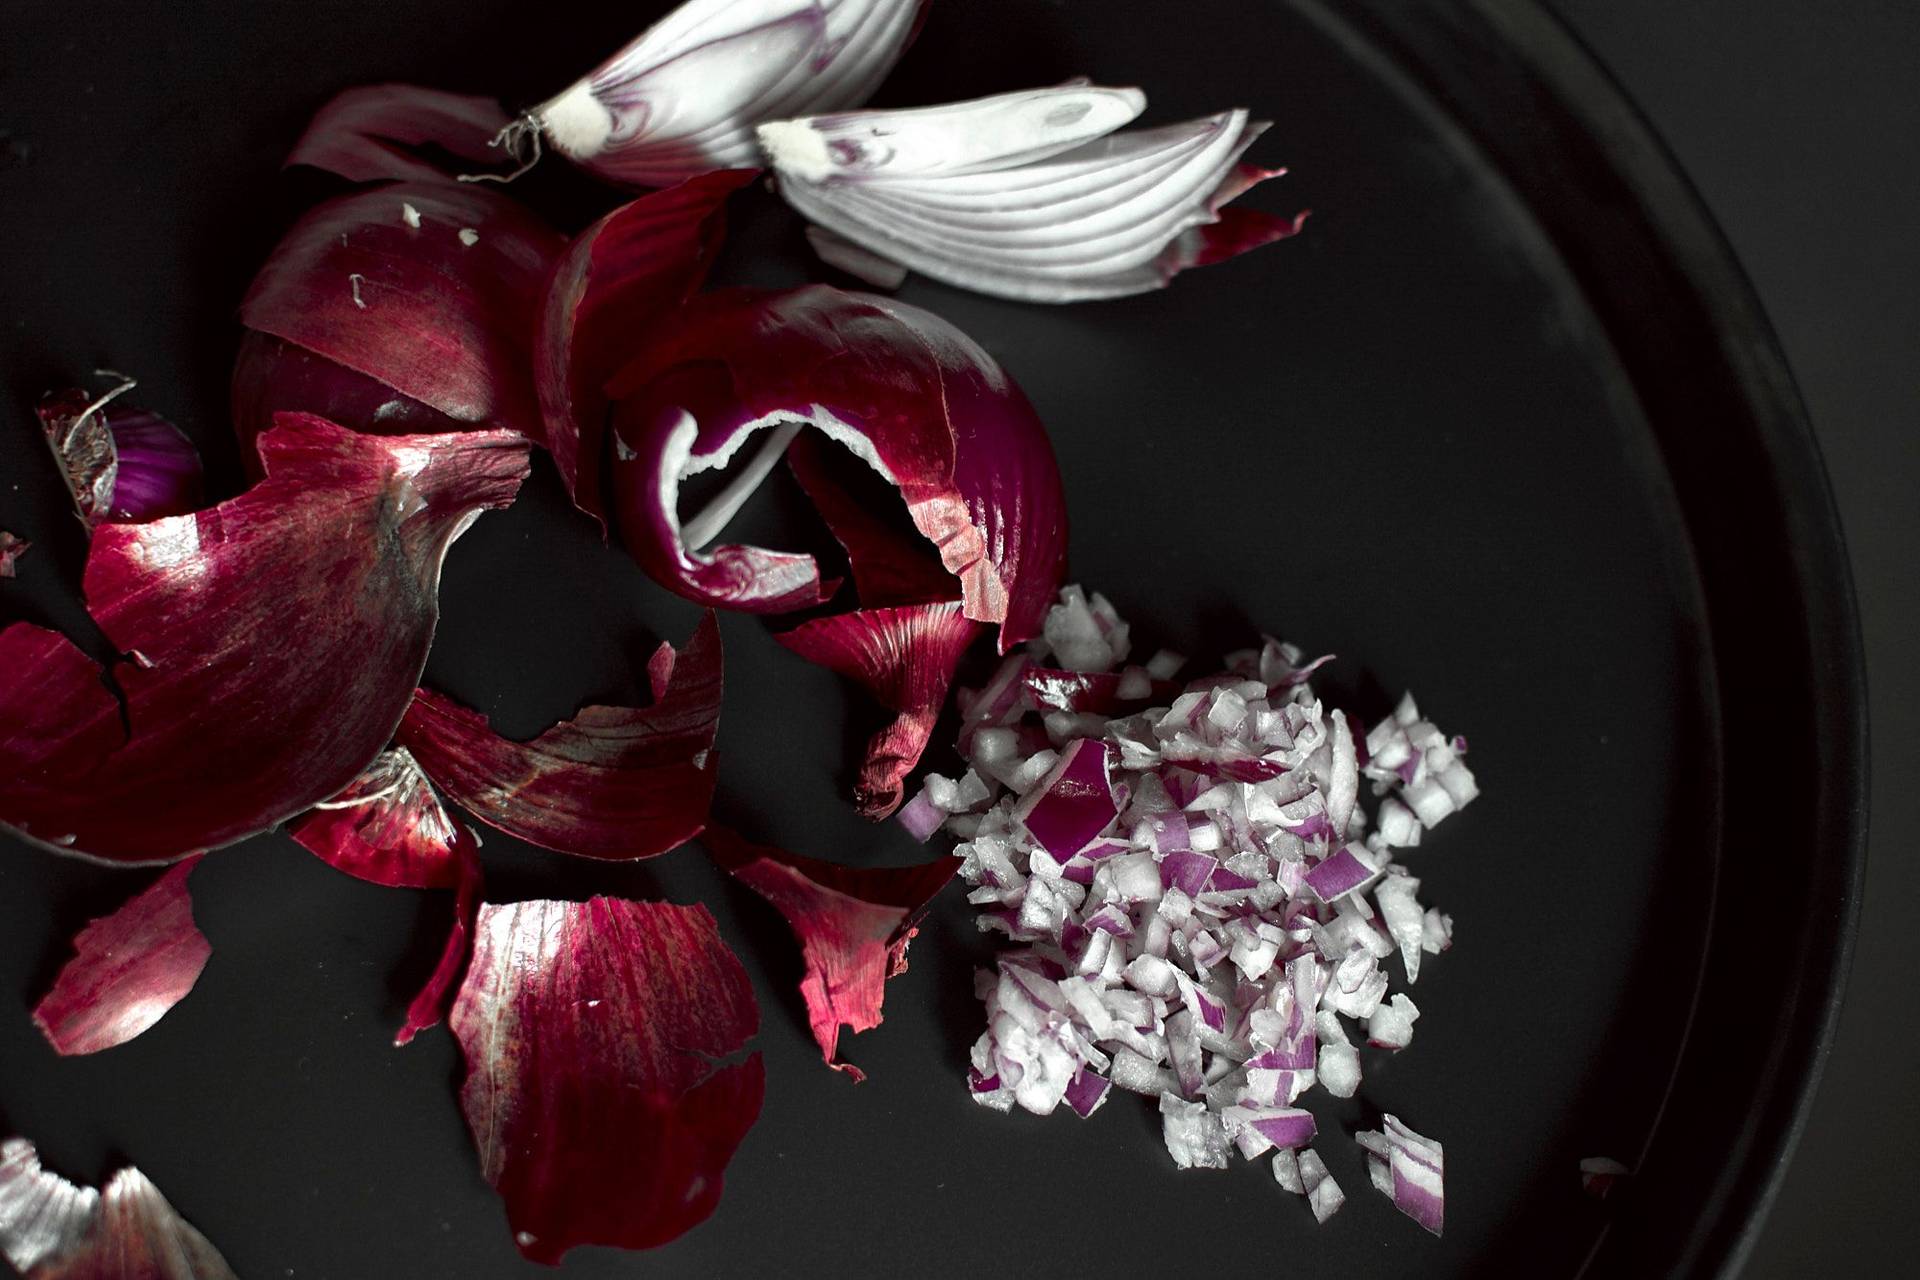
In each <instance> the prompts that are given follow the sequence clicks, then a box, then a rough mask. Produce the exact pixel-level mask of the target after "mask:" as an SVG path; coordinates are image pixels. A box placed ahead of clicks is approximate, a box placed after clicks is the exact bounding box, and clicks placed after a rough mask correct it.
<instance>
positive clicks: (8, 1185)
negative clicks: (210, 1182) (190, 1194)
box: [0, 1138, 235, 1280]
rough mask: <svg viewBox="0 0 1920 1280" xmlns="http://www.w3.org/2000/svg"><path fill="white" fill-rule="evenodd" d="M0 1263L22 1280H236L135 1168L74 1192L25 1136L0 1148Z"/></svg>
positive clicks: (10, 1139) (6, 1142) (12, 1140)
mask: <svg viewBox="0 0 1920 1280" xmlns="http://www.w3.org/2000/svg"><path fill="white" fill-rule="evenodd" d="M0 1258H4V1259H6V1261H7V1262H8V1263H9V1264H10V1265H11V1266H12V1268H13V1269H14V1270H15V1271H16V1272H18V1273H19V1274H20V1276H21V1277H23V1280H235V1276H234V1273H233V1270H232V1269H231V1268H230V1267H228V1266H227V1263H226V1259H224V1258H222V1257H221V1256H220V1253H219V1251H218V1250H216V1249H215V1248H214V1247H213V1246H212V1245H211V1244H209V1243H208V1242H207V1238H206V1237H205V1236H203V1235H201V1234H200V1233H199V1232H198V1231H195V1230H194V1229H193V1227H192V1226H191V1225H189V1224H188V1223H187V1222H186V1221H185V1220H184V1219H182V1218H181V1217H180V1215H179V1214H178V1213H176V1212H175V1211H174V1208H173V1206H172V1205H170V1204H168V1203H167V1201H166V1197H164V1196H162V1195H161V1194H160V1189H159V1188H158V1187H156V1186H154V1185H153V1183H151V1182H149V1181H148V1180H147V1178H146V1175H144V1174H142V1173H141V1172H140V1171H139V1170H138V1169H134V1168H125V1169H122V1170H120V1171H119V1172H118V1173H116V1174H114V1175H113V1177H111V1178H109V1179H108V1180H107V1185H106V1188H105V1189H104V1190H102V1191H95V1190H94V1189H93V1188H92V1187H81V1186H75V1185H74V1184H73V1183H71V1182H68V1181H67V1180H66V1179H65V1178H62V1177H61V1176H60V1175H59V1174H56V1173H52V1172H50V1171H49V1170H47V1169H44V1168H42V1167H41V1165H40V1153H39V1152H37V1151H36V1150H34V1147H33V1144H32V1143H31V1142H28V1141H27V1140H26V1139H25V1138H8V1139H7V1140H6V1141H5V1142H0Z"/></svg>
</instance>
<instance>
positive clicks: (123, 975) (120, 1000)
mask: <svg viewBox="0 0 1920 1280" xmlns="http://www.w3.org/2000/svg"><path fill="white" fill-rule="evenodd" d="M199 863H200V859H199V858H198V857H193V858H187V859H184V860H182V861H180V862H177V863H175V864H174V865H173V866H171V867H169V868H168V869H167V870H166V871H165V872H164V873H163V874H162V875H161V877H160V878H159V879H158V880H156V881H154V882H153V884H151V885H150V886H148V887H147V888H146V889H145V890H144V891H143V892H141V893H138V894H135V895H134V896H133V897H132V898H129V899H128V900H127V901H126V902H125V903H123V904H121V906H120V908H119V909H118V910H116V911H114V912H113V913H112V914H111V915H107V916H102V917H101V918H100V919H98V920H95V921H94V922H93V923H91V924H89V925H88V926H87V927H86V928H84V929H82V930H81V931H80V932H79V934H78V935H76V936H75V938H74V940H73V950H74V956H73V959H71V960H69V961H68V962H67V963H66V964H65V965H63V966H62V967H61V969H60V973H59V976H58V977H56V978H55V979H54V980H53V987H52V989H51V990H49V991H48V992H47V994H46V996H45V997H44V998H43V999H42V1000H41V1001H40V1003H39V1004H38V1005H36V1006H35V1007H34V1010H33V1022H34V1025H35V1026H37V1027H39V1028H40V1033H41V1034H42V1035H44V1036H46V1038H47V1043H49V1044H51V1045H52V1046H53V1048H54V1051H55V1052H56V1053H60V1054H62V1055H66V1056H72V1055H75V1054H86V1053H98V1052H100V1051H101V1050H102V1049H111V1048H113V1047H114V1046H115V1045H120V1044H125V1043H126V1042H127V1041H129V1040H131V1039H133V1038H134V1037H135V1036H137V1035H139V1034H140V1033H141V1032H143V1031H145V1030H146V1029H147V1028H148V1027H151V1026H152V1025H153V1024H154V1023H156V1022H158V1021H160V1019H161V1018H162V1017H164V1016H165V1015H166V1013H167V1010H169V1009H171V1008H173V1006H174V1005H176V1004H178V1003H180V1001H182V1000H184V999H185V998H186V995H187V993H188V992H189V991H191V990H193V984H194V983H195V982H197V981H199V979H200V971H201V970H202V969H204V968H206V964H207V957H208V956H210V955H212V954H213V947H212V945H211V944H209V943H208V942H207V938H206V935H205V934H203V933H201V932H200V930H199V928H198V927H197V926H195V924H194V923H193V899H192V898H191V897H190V896H189V894H188V892H187V877H188V876H190V875H192V874H193V869H194V868H195V867H196V866H198V865H199Z"/></svg>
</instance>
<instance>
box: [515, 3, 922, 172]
mask: <svg viewBox="0 0 1920 1280" xmlns="http://www.w3.org/2000/svg"><path fill="white" fill-rule="evenodd" d="M924 3H925V0H690V2H689V3H687V4H683V5H681V6H680V7H679V8H678V9H676V10H674V11H673V12H672V13H670V14H668V15H667V16H666V17H665V18H663V19H661V20H660V21H659V22H657V23H655V24H654V25H653V26H652V27H650V28H648V29H647V30H646V31H645V32H643V33H641V34H640V36H638V37H637V38H636V39H634V40H633V41H632V42H630V43H629V44H627V45H626V46H625V47H624V48H622V49H621V50H620V51H619V52H618V53H616V54H614V55H613V57H612V58H610V59H608V60H607V61H606V62H605V63H603V64H602V65H601V66H600V67H598V68H596V69H595V70H594V71H593V72H591V73H590V74H588V75H587V76H586V77H584V78H583V79H581V80H580V81H578V82H577V83H575V84H574V85H572V86H571V87H570V88H568V89H567V90H566V91H565V92H563V93H561V94H559V95H558V96H556V97H554V98H552V99H550V100H548V101H546V102H543V103H541V104H540V105H539V106H537V107H534V108H533V109H532V110H531V111H529V112H527V114H526V115H525V116H524V117H522V119H521V121H520V122H518V123H517V124H516V125H515V126H514V127H513V128H511V129H509V130H508V131H506V133H505V134H504V135H503V136H502V139H501V141H502V143H503V144H504V145H505V146H506V147H507V148H508V149H509V150H512V151H515V152H521V151H525V150H527V149H528V145H529V142H537V140H538V139H539V138H541V137H544V138H546V139H547V140H548V141H549V142H551V143H552V144H553V146H554V148H555V149H556V150H558V151H560V152H561V153H562V154H563V155H565V156H567V157H568V158H569V159H571V160H573V161H574V162H575V163H576V164H579V165H581V166H582V167H583V168H585V169H587V170H588V171H590V172H592V173H594V174H597V175H598V176H600V177H602V178H605V179H607V180H608V181H611V182H616V183H623V184H627V185H633V186H664V185H666V184H668V183H672V182H678V181H680V180H681V179H683V178H688V177H692V176H695V175H697V174H700V173H704V172H706V171H708V170H712V169H727V168H739V167H741V166H744V165H752V164H754V163H756V162H757V160H758V150H757V148H756V146H755V143H754V137H753V126H754V125H756V124H758V123H760V122H761V121H763V120H774V119H779V118H780V117H782V116H789V115H796V114H802V113H805V112H809V111H823V110H835V109H838V108H840V107H847V106H853V105H856V104H858V103H860V102H864V101H865V100H866V98H867V97H868V95H870V94H871V93H872V92H873V91H874V89H876V88H877V87H878V86H879V84H880V81H881V80H882V79H884V78H885V76H886V74H887V72H888V71H889V70H891V69H892V67H893V63H894V61H895V60H896V59H897V58H898V57H899V56H900V53H901V51H902V50H904V49H905V48H906V46H907V43H908V41H910V40H911V39H912V37H913V34H914V33H915V31H916V30H917V29H918V25H919V17H920V12H921V9H922V8H923V6H924ZM532 154H533V155H537V154H538V153H537V147H536V148H535V149H534V150H533V153H532ZM530 160H531V156H530V157H529V162H530Z"/></svg>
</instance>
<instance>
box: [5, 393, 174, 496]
mask: <svg viewBox="0 0 1920 1280" xmlns="http://www.w3.org/2000/svg"><path fill="white" fill-rule="evenodd" d="M132 385H133V384H132V383H131V382H126V383H123V384H122V387H121V388H117V389H116V390H114V391H112V392H109V393H108V394H107V395H105V396H95V395H92V394H90V393H89V392H86V391H82V390H80V389H78V388H71V389H68V390H65V391H50V392H48V393H47V394H46V395H44V396H42V397H41V398H40V403H39V404H37V405H35V406H34V413H35V415H36V416H37V417H38V418H39V419H40V430H41V431H42V433H43V434H45V436H46V438H47V447H48V448H50V449H52V450H53V456H54V461H55V462H56V463H58V464H59V467H60V478H61V480H62V481H64V482H65V484H66V486H67V492H68V493H69V494H71V495H72V496H73V505H74V509H75V510H76V511H78V512H79V514H80V519H81V520H82V521H84V522H85V523H86V524H87V525H88V527H92V526H93V525H96V524H101V523H103V522H107V521H112V522H115V523H121V524H124V523H130V522H139V521H146V520H158V519H160V518H161V517H162V516H177V515H185V514H186V513H187V512H189V511H195V510H198V509H199V508H200V507H201V506H202V505H204V504H205V502H206V484H205V480H204V478H203V476H202V473H201V466H200V453H199V451H198V450H196V449H195V448H194V447H193V442H192V441H190V440H188V439H187V437H186V436H185V435H183V434H181V431H180V429H179V428H178V427H176V426H174V425H173V424H172V423H171V422H168V421H167V420H166V419H165V418H163V417H161V416H160V415H159V414H157V413H152V412H150V411H148V410H145V409H136V408H131V407H129V406H127V405H125V404H124V402H118V401H115V397H116V396H117V395H118V394H119V391H120V390H121V389H124V388H126V387H131V386H132Z"/></svg>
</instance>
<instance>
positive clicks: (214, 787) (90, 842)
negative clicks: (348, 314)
mask: <svg viewBox="0 0 1920 1280" xmlns="http://www.w3.org/2000/svg"><path fill="white" fill-rule="evenodd" d="M260 444H261V453H262V456H263V458H264V459H265V462H266V467H267V478H266V479H265V480H264V481H262V482H261V483H260V484H258V485H256V486H254V487H253V488H252V489H250V490H248V491H247V492H246V493H243V494H242V495H240V496H239V497H237V498H234V499H231V500H230V501H227V502H224V503H221V504H220V505H218V506H215V507H210V508H208V509H207V510H205V511H202V512H199V513H197V514H194V515H188V516H174V517H171V518H168V519H165V520H156V521H153V522H151V523H148V524H137V525H111V524H109V525H101V526H100V527H99V528H97V529H96V530H95V531H94V536H93V545H92V549H91V552H90V554H89V556H88V559H87V568H86V578H85V586H86V594H87V599H88V602H89V606H90V608H91V611H92V614H93V618H94V620H95V621H96V622H97V623H98V624H99V626H100V628H101V630H102V631H103V632H104V633H105V635H106V637H107V639H108V641H109V642H110V643H112V644H113V645H114V646H115V647H116V648H117V649H118V650H119V651H120V652H121V653H124V654H126V655H128V657H127V660H126V661H124V662H122V663H120V664H118V665H116V666H114V667H113V668H112V671H111V675H112V678H113V680H114V681H115V683H116V684H117V685H118V686H119V690H120V693H121V695H122V697H123V698H124V704H123V703H122V702H121V701H120V700H118V699H116V698H115V697H114V696H112V695H111V694H110V693H109V692H108V690H107V688H106V686H105V685H104V684H102V682H101V679H100V671H99V669H98V668H97V667H96V666H95V664H94V663H93V661H92V660H91V659H89V658H88V657H87V656H86V655H85V654H83V653H82V652H81V651H80V650H79V649H78V648H76V647H75V646H74V645H73V644H72V642H70V641H68V640H67V639H66V638H65V637H63V636H61V635H58V634H56V633H54V632H51V631H47V630H45V629H43V628H40V627H37V626H32V625H28V624H25V623H20V624H15V625H14V626H12V627H9V628H7V629H6V630H4V631H0V669H4V670H6V671H8V672H9V673H11V678H10V679H9V680H7V681H5V682H3V683H0V725H4V726H5V730H4V731H0V822H5V823H7V824H8V825H11V826H13V827H14V828H16V829H17V830H19V831H21V832H22V833H23V834H26V835H29V836H31V837H32V838H34V839H36V840H38V841H40V842H42V843H43V844H47V845H49V846H51V847H53V848H56V849H64V850H68V851H71V852H75V853H83V854H87V855H91V856H93V857H97V858H103V859H107V860H110V861H116V862H151V861H165V860H170V859H175V858H181V857H185V856H186V855H188V854H190V853H194V852H197V851H200V850H203V849H208V848H212V847H215V846H218V845H223V844H227V843H230V842H232V841H235V840H239V839H242V838H244V837H246V836H249V835H252V834H254V833H256V832H258V831H263V830H266V829H267V828H269V827H271V826H273V825H275V824H276V823H279V822H281V821H284V820H285V819H287V818H290V817H292V816H294V815H295V814H298V813H301V812H303V811H304V810H306V809H307V808H309V807H310V806H312V805H313V804H315V803H317V802H319V801H322V800H325V799H327V798H328V797H329V796H332V795H335V794H337V793H338V792H339V791H340V790H341V789H342V788H343V787H345V786H346V785H347V784H348V783H350V782H352V781H353V779H354V778H355V776H356V775H358V774H359V773H360V771H361V770H362V769H363V768H365V767H366V765H367V764H368V763H369V762H370V761H371V760H372V759H373V758H374V757H375V756H376V755H378V754H379V752H380V750H381V749H382V748H383V747H384V746H385V745H386V744H387V741H388V739H389V738H390V737H391V736H392V734H393V731H394V728H395V727H396V726H397V725H398V723H399V721H400V717H401V714H402V713H403V712H404V711H405V709H406V706H407V701H408V699H409V698H410V697H411V696H412V692H413V688H414V686H415V685H416V684H417V683H418V681H419V678H420V671H421V668H422V667H423V665H424V664H425V662H426V655H427V647H428V645H429V643H430V642H431V640H432V637H433V628H434V623H435V621H436V619H437V616H438V604H437V600H436V593H437V588H438V584H439V578H440V564H441V561H442V560H443V559H444V557H445V556H446V552H447V548H448V546H449V545H450V544H451V543H452V542H453V540H454V539H455V538H456V537H458V536H459V534H460V533H461V531H462V530H464V529H465V528H466V527H467V526H468V525H469V524H471V523H472V521H473V520H474V518H475V517H476V516H478V514H479V513H480V512H481V511H483V510H485V509H487V508H489V507H501V506H505V505H506V504H507V503H509V502H511V501H512V499H513V496H514V494H515V493H516V492H517V491H518V489H519V487H520V482H521V480H522V479H523V478H524V477H525V476H526V474H527V447H526V444H525V442H524V441H521V440H519V439H517V438H516V437H514V436H512V435H510V434H507V433H504V432H491V433H487V432H476V433H464V434H456V435H445V436H395V437H385V438H382V437H375V436H365V435H360V434H357V433H355V432H352V431H348V430H345V429H343V428H341V427H338V426H335V425H333V424H332V423H328V422H323V421H320V420H319V419H314V418H306V417H303V416H300V415H288V416H287V417H286V418H284V419H283V420H282V422H281V425H280V426H279V427H277V428H276V429H275V430H273V431H272V432H269V433H268V434H267V435H265V436H263V437H262V438H261V441H260ZM290 616H294V617H298V618H299V619H300V625H298V626H294V627H289V626H287V625H286V622H287V619H288V617H290Z"/></svg>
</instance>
